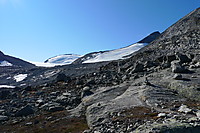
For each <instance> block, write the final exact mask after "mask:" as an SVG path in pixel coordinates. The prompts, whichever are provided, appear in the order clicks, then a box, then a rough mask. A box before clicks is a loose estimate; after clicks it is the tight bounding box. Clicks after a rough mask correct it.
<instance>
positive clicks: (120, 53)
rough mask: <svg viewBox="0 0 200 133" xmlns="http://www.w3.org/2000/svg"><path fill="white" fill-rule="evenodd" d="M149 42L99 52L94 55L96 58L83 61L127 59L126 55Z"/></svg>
mask: <svg viewBox="0 0 200 133" xmlns="http://www.w3.org/2000/svg"><path fill="white" fill-rule="evenodd" d="M147 44H148V43H135V44H133V45H130V46H128V47H125V48H121V49H116V50H111V51H107V52H104V53H98V54H96V55H93V56H94V58H90V59H88V60H86V61H84V62H83V63H94V62H102V61H112V60H118V59H125V56H128V55H130V54H132V53H134V52H136V51H138V50H139V49H141V48H142V47H144V46H146V45H147Z"/></svg>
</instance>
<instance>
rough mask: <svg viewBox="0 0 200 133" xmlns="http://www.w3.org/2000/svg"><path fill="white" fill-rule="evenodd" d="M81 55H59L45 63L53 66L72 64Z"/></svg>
mask: <svg viewBox="0 0 200 133" xmlns="http://www.w3.org/2000/svg"><path fill="white" fill-rule="evenodd" d="M80 57H81V55H77V54H63V55H58V56H55V57H52V58H49V59H47V60H46V61H45V63H53V64H71V63H72V62H73V61H75V60H76V59H78V58H80Z"/></svg>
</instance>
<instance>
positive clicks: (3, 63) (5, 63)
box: [0, 60, 13, 66]
mask: <svg viewBox="0 0 200 133" xmlns="http://www.w3.org/2000/svg"><path fill="white" fill-rule="evenodd" d="M0 66H13V64H11V63H10V62H8V61H5V60H4V61H0Z"/></svg>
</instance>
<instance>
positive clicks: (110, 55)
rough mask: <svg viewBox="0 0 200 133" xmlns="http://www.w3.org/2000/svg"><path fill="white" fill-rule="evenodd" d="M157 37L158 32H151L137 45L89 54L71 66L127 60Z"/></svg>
mask: <svg viewBox="0 0 200 133" xmlns="http://www.w3.org/2000/svg"><path fill="white" fill-rule="evenodd" d="M158 36H160V33H159V32H153V33H152V34H150V35H148V36H147V37H145V38H144V39H142V40H141V41H139V42H138V43H134V44H132V45H130V46H127V47H124V48H120V49H115V50H110V51H100V52H93V53H89V54H86V55H84V56H83V57H80V58H78V59H77V60H75V61H74V62H73V64H81V63H95V62H103V61H112V60H119V59H125V58H128V57H129V55H131V54H133V53H134V52H136V51H138V50H139V49H141V48H142V47H144V46H146V45H148V44H149V43H150V42H152V41H153V40H155V39H156V38H157V37H158Z"/></svg>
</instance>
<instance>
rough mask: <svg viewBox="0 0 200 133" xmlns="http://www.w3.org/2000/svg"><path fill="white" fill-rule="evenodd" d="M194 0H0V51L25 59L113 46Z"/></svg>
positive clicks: (173, 16)
mask: <svg viewBox="0 0 200 133" xmlns="http://www.w3.org/2000/svg"><path fill="white" fill-rule="evenodd" d="M199 5H200V1H199V0H0V50H1V51H2V52H4V53H5V54H9V55H12V56H15V57H20V58H22V59H25V60H29V61H40V62H42V61H44V60H46V59H47V58H49V57H52V56H55V55H59V54H69V53H75V54H81V55H83V54H86V53H88V52H94V51H100V50H109V49H116V48H120V47H125V46H127V45H130V44H132V43H134V42H137V41H139V40H140V39H142V38H143V37H145V36H146V35H148V34H150V33H152V32H154V31H160V32H163V31H164V30H165V29H166V28H168V27H169V26H170V25H172V24H173V23H175V22H176V21H177V20H179V19H180V18H182V17H183V16H185V15H186V14H188V13H189V12H191V11H192V10H194V9H196V8H198V7H199Z"/></svg>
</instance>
